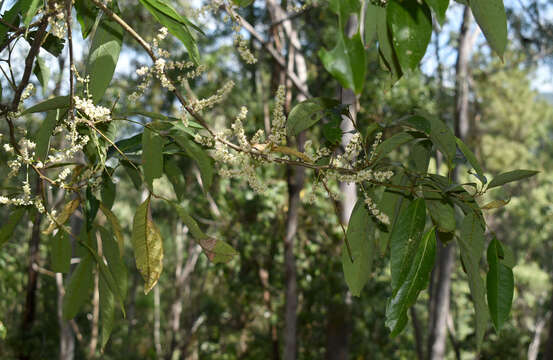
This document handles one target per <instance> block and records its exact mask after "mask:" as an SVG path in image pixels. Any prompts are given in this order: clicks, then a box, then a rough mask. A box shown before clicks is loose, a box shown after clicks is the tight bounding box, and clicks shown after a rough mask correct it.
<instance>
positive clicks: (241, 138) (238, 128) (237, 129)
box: [232, 106, 251, 151]
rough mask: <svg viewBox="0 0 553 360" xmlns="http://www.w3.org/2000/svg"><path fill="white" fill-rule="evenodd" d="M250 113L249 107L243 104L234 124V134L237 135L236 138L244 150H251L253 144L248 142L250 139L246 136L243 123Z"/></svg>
mask: <svg viewBox="0 0 553 360" xmlns="http://www.w3.org/2000/svg"><path fill="white" fill-rule="evenodd" d="M247 115H248V108H247V107H245V106H242V108H241V109H240V113H239V114H238V116H237V117H236V120H235V121H234V123H233V124H232V130H234V135H236V138H237V139H238V143H239V144H240V148H241V149H243V150H244V151H250V150H251V145H250V143H249V142H248V139H247V138H246V133H245V132H244V126H243V125H242V121H243V120H245V119H246V116H247Z"/></svg>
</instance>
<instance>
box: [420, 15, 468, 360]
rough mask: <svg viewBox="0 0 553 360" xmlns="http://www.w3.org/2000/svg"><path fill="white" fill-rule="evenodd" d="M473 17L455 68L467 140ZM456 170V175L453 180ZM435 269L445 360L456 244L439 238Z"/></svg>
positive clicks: (436, 334)
mask: <svg viewBox="0 0 553 360" xmlns="http://www.w3.org/2000/svg"><path fill="white" fill-rule="evenodd" d="M471 25H472V14H471V12H470V9H469V8H468V7H467V6H465V9H464V12H463V22H462V24H461V30H460V34H459V48H458V52H457V62H456V66H455V71H456V76H455V111H454V126H453V127H454V130H455V135H456V136H457V137H459V138H461V139H463V138H465V137H466V135H467V133H468V129H469V68H468V65H469V61H470V57H471V52H472V45H473V42H474V35H471V34H470V29H471ZM456 178H457V171H456V169H455V170H454V172H453V179H454V181H455V180H456ZM437 241H438V253H437V257H436V266H435V268H434V271H433V272H432V293H431V295H430V316H429V320H430V331H429V337H428V358H429V359H430V360H442V359H444V357H445V353H446V340H447V318H448V314H449V305H450V288H451V272H452V270H453V262H454V259H453V255H454V246H453V243H449V244H447V245H443V244H442V243H441V241H440V240H439V239H438V240H437Z"/></svg>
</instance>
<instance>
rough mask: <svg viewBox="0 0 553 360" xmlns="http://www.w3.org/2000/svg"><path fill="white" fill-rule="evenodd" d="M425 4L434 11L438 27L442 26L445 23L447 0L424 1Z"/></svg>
mask: <svg viewBox="0 0 553 360" xmlns="http://www.w3.org/2000/svg"><path fill="white" fill-rule="evenodd" d="M426 3H427V4H428V5H429V6H430V7H431V8H432V10H434V13H435V14H436V19H438V22H439V23H440V25H443V24H444V21H445V12H446V11H447V8H448V6H449V0H426Z"/></svg>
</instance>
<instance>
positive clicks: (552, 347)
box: [544, 296, 553, 360]
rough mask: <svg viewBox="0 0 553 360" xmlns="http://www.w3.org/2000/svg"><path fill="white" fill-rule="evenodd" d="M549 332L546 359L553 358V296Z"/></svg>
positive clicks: (552, 298)
mask: <svg viewBox="0 0 553 360" xmlns="http://www.w3.org/2000/svg"><path fill="white" fill-rule="evenodd" d="M549 306H550V308H549V311H550V315H549V332H548V334H547V343H546V344H545V356H544V360H553V296H552V297H551V303H550V305H549Z"/></svg>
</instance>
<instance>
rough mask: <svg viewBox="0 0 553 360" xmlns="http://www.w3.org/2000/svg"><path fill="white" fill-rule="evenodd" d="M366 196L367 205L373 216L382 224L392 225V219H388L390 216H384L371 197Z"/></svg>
mask: <svg viewBox="0 0 553 360" xmlns="http://www.w3.org/2000/svg"><path fill="white" fill-rule="evenodd" d="M364 195H365V205H367V208H368V209H369V211H370V212H371V215H372V216H374V217H375V218H376V219H377V220H378V221H380V222H381V223H383V224H385V225H390V218H389V217H388V215H386V214H384V213H383V212H382V211H380V210H379V209H378V208H377V207H376V204H375V203H374V201H373V199H372V198H371V197H369V196H368V195H367V194H364Z"/></svg>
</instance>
